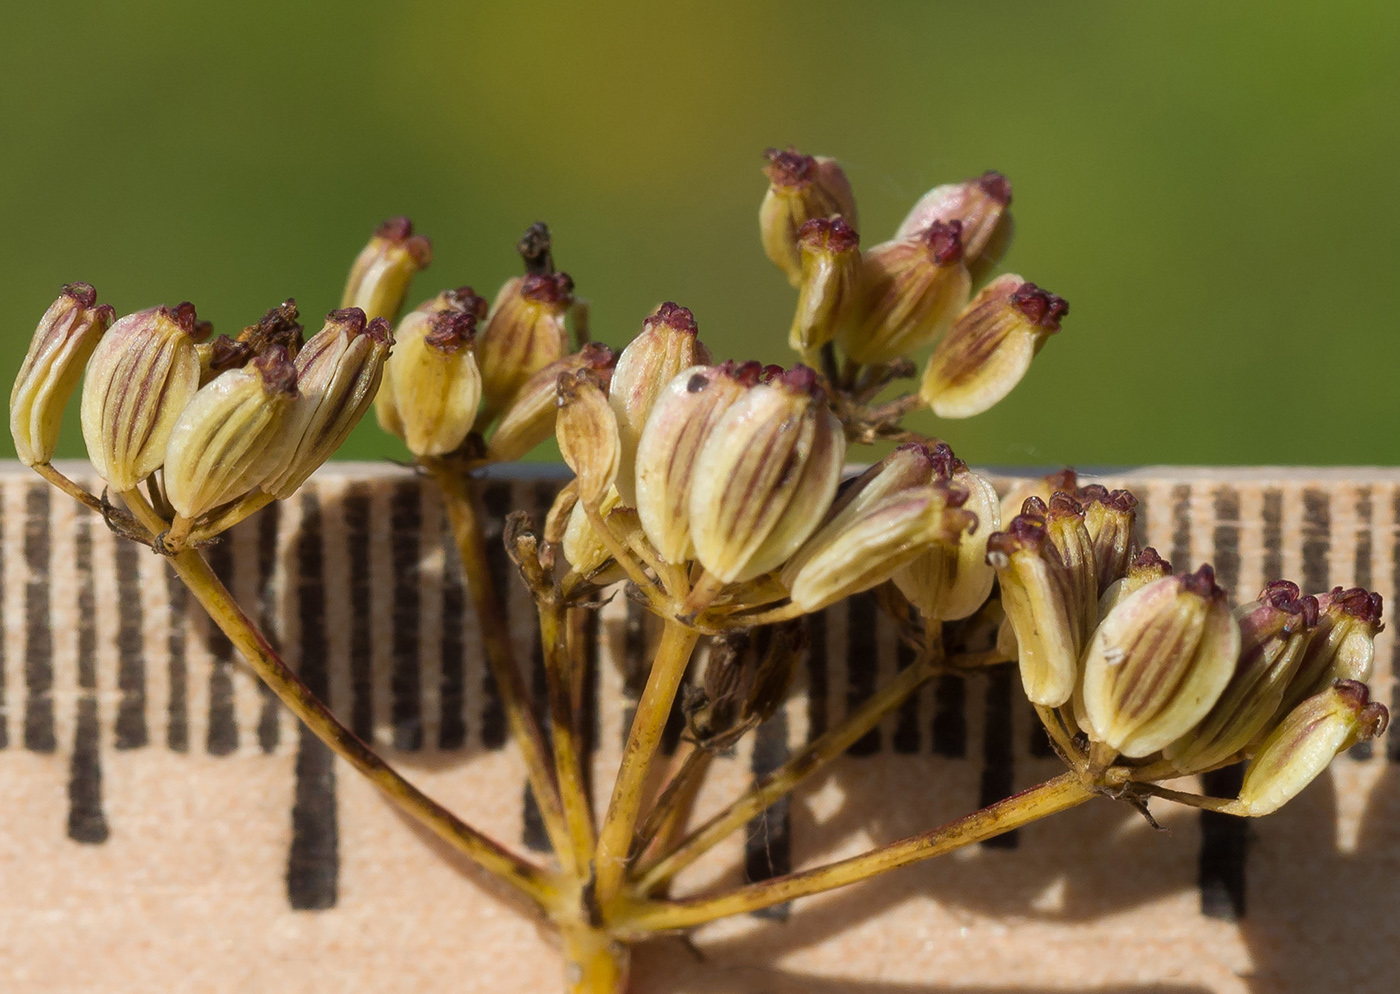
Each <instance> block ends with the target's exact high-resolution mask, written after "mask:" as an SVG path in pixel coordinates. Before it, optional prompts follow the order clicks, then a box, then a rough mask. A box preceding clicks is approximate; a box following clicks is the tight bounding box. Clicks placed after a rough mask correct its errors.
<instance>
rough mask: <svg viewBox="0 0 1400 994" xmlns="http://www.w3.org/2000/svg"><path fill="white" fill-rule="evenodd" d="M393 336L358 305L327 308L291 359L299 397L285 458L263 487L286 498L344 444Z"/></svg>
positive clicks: (370, 397)
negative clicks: (321, 322)
mask: <svg viewBox="0 0 1400 994" xmlns="http://www.w3.org/2000/svg"><path fill="white" fill-rule="evenodd" d="M393 344H394V339H393V335H392V333H391V331H390V328H389V322H388V321H386V320H384V319H383V318H375V319H374V320H373V321H370V322H368V323H366V322H365V318H364V313H363V312H362V311H360V310H359V309H358V308H351V309H349V310H340V311H332V312H331V313H330V314H328V315H327V316H326V323H325V325H324V326H323V327H322V328H321V330H320V331H319V332H317V333H316V334H315V335H313V336H312V337H311V341H309V342H307V343H306V346H305V348H303V349H302V350H301V351H300V352H298V353H297V356H296V359H295V365H296V373H297V390H298V396H297V398H296V400H295V402H294V403H293V404H292V409H291V412H290V413H289V414H288V416H287V420H286V429H285V432H286V438H287V443H288V444H287V457H286V458H285V460H284V461H283V463H282V465H281V466H279V467H278V468H277V469H276V470H275V471H274V472H273V473H272V474H271V476H270V477H269V479H268V480H267V482H265V483H264V484H263V485H262V487H263V489H264V490H266V491H267V492H268V493H270V494H271V495H272V496H273V497H276V498H278V499H279V500H280V499H283V498H286V497H290V496H291V495H292V494H293V493H294V492H295V491H296V490H297V488H299V487H300V486H301V485H302V484H303V483H305V482H306V479H307V477H309V476H310V475H311V474H312V473H313V472H315V471H316V469H317V467H319V466H320V465H321V464H322V463H323V462H325V461H326V460H327V459H329V458H330V457H331V455H332V454H334V452H335V451H336V450H337V449H339V448H340V446H341V445H342V444H344V442H345V439H346V438H348V437H349V436H350V432H351V431H353V430H354V428H355V426H356V425H357V424H359V423H360V419H361V418H363V417H364V415H365V412H366V411H367V410H369V407H370V405H371V404H372V403H373V402H374V397H375V394H376V393H377V392H378V390H379V387H380V381H381V379H382V377H383V374H384V365H385V363H386V362H387V361H388V358H389V349H390V348H391V347H392V346H393Z"/></svg>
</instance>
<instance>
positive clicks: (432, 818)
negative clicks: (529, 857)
mask: <svg viewBox="0 0 1400 994" xmlns="http://www.w3.org/2000/svg"><path fill="white" fill-rule="evenodd" d="M122 498H123V499H124V500H125V501H126V502H127V506H128V507H130V508H131V510H132V512H133V513H134V514H135V515H136V516H137V517H138V518H139V519H141V521H142V523H143V524H144V525H145V526H146V527H147V528H148V529H150V530H151V531H152V532H155V533H159V532H160V531H163V530H164V528H165V522H164V520H163V519H162V518H161V517H160V516H159V515H158V514H157V513H156V512H155V510H154V509H153V508H152V507H151V506H150V504H149V503H147V501H146V499H145V497H144V496H142V494H141V493H140V491H136V490H133V491H128V492H126V493H124V494H123V495H122ZM170 562H171V564H172V565H173V566H174V568H175V571H176V572H177V573H178V574H179V575H180V579H181V580H183V581H184V583H185V586H187V587H189V589H190V592H191V593H193V594H194V596H195V599H196V600H198V601H199V603H200V604H201V605H203V606H204V609H205V610H206V611H208V612H209V617H210V618H212V619H213V620H214V623H215V624H216V625H218V626H219V628H220V630H222V631H223V633H224V634H225V635H227V636H228V638H229V641H231V642H232V643H233V644H234V645H235V646H236V647H237V648H238V651H239V652H241V653H242V654H243V656H244V658H245V659H247V660H248V664H249V665H250V666H251V667H252V668H253V671H254V672H255V673H257V675H258V677H259V678H260V679H261V680H262V681H263V682H264V683H265V684H267V685H268V686H269V687H271V688H272V690H273V692H274V693H276V694H277V696H278V697H279V698H280V699H281V700H282V703H284V704H285V705H287V707H288V709H290V710H291V712H292V713H293V714H294V715H296V716H297V718H299V719H300V720H301V721H302V722H303V723H305V725H306V726H307V727H308V728H310V729H311V731H312V732H313V733H314V734H315V735H316V737H317V738H319V739H320V740H321V741H322V742H324V743H325V744H326V745H327V746H328V747H329V748H330V749H331V751H332V752H334V753H335V754H336V755H337V756H339V757H341V758H342V759H344V760H345V761H346V762H348V763H349V764H350V765H351V766H353V767H355V769H356V770H358V771H359V772H360V773H362V774H363V775H364V776H365V777H366V778H367V779H368V780H369V781H370V782H371V783H373V784H374V785H375V786H376V787H378V788H379V789H380V790H381V791H383V793H384V794H385V795H386V796H387V797H388V798H389V799H390V800H391V801H393V802H394V804H396V805H397V806H398V807H399V808H400V809H401V810H403V811H404V812H406V813H408V814H410V815H412V816H413V817H414V818H416V819H417V820H418V821H419V822H421V823H422V824H423V825H424V826H426V827H427V828H428V829H429V830H430V831H432V832H433V834H434V835H436V836H438V837H439V838H440V839H442V840H443V841H445V842H447V843H448V844H449V845H451V846H452V847H453V848H454V849H456V850H457V851H458V852H460V853H462V854H463V855H465V856H466V857H467V858H469V859H470V860H472V861H473V862H474V863H476V864H477V865H478V866H480V867H481V868H482V869H483V870H485V871H487V872H488V873H490V874H491V875H492V876H494V877H496V878H498V879H500V880H502V881H504V882H505V883H507V884H509V885H510V886H511V887H513V888H514V889H515V890H516V891H518V892H519V893H520V894H522V895H523V896H525V897H527V898H529V899H530V901H531V902H533V903H534V904H535V906H536V907H538V908H540V909H541V910H543V911H545V912H552V911H553V910H554V909H556V908H557V906H558V904H559V901H560V899H561V897H562V887H561V881H560V880H559V879H558V878H557V877H555V876H554V875H553V874H552V873H549V872H547V871H545V870H543V869H541V868H540V867H537V866H535V865H534V864H532V863H530V862H528V861H526V860H524V859H522V858H521V857H519V856H517V855H516V854H514V853H512V852H511V851H510V850H508V849H506V848H505V847H504V846H502V845H501V844H500V843H498V842H496V841H495V840H494V839H492V838H490V837H489V836H487V835H485V834H484V833H482V832H479V831H478V830H476V829H475V828H472V827H471V826H470V825H468V824H467V823H466V822H464V821H462V820H461V819H460V818H458V817H457V816H456V815H454V814H453V813H452V812H450V811H448V810H447V809H446V808H444V807H443V806H442V805H441V804H439V803H438V802H437V801H434V800H433V799H432V798H431V797H428V796H427V795H426V794H424V793H423V792H422V791H421V790H419V789H418V788H417V787H415V786H414V785H413V784H411V783H409V782H408V781H407V780H405V779H404V778H403V777H402V776H401V775H400V774H399V773H398V772H397V771H396V770H394V768H393V767H391V766H390V765H389V764H388V763H386V762H385V761H384V760H383V759H382V758H380V756H379V755H378V753H376V752H375V751H374V750H373V749H371V748H370V747H369V746H368V745H366V744H365V743H364V742H363V741H362V740H361V739H360V738H359V737H358V736H356V735H355V733H354V732H352V731H350V729H348V728H346V727H345V726H344V725H342V724H341V723H340V721H339V719H337V718H336V717H335V715H333V714H332V713H331V711H330V709H329V708H328V707H327V706H326V705H325V704H324V703H323V702H322V701H321V700H320V698H318V697H317V696H316V695H315V694H313V693H312V692H311V691H310V690H309V689H308V688H307V686H306V684H304V683H302V682H301V680H300V679H298V677H297V676H296V674H294V673H293V672H292V671H291V670H290V669H288V668H287V664H286V663H284V662H283V661H282V659H281V657H280V656H278V655H277V653H276V651H275V650H274V649H273V648H272V647H271V646H270V645H269V644H268V642H267V639H265V638H264V637H263V635H262V633H261V632H260V631H259V630H258V628H257V626H256V625H254V624H253V623H252V622H251V621H250V620H249V619H248V617H247V615H245V614H244V613H243V611H242V609H241V608H240V607H239V606H238V603H237V602H236V601H235V600H234V599H233V597H232V595H231V594H229V592H228V590H227V589H226V588H225V587H224V585H223V583H222V582H221V581H220V580H219V578H218V576H216V575H215V574H214V571H213V570H212V569H210V568H209V564H208V563H206V562H205V561H204V558H203V557H202V556H201V555H200V554H199V553H198V552H196V551H195V550H193V549H185V550H183V551H182V552H179V553H178V554H176V555H174V556H172V557H170Z"/></svg>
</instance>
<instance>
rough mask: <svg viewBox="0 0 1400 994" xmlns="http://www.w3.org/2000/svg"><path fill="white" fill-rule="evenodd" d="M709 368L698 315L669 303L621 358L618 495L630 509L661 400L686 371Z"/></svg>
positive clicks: (612, 397) (616, 382) (616, 391)
mask: <svg viewBox="0 0 1400 994" xmlns="http://www.w3.org/2000/svg"><path fill="white" fill-rule="evenodd" d="M709 364H710V350H709V349H707V348H705V346H704V345H703V344H701V342H700V339H699V328H698V326H697V325H696V323H695V316H694V315H693V314H691V312H690V311H689V310H688V309H687V308H684V307H681V306H679V305H677V304H673V303H671V302H669V301H668V302H667V303H664V304H662V305H661V306H660V307H658V308H657V309H656V311H655V312H654V313H653V314H652V315H651V316H650V317H648V318H647V319H646V321H644V322H643V323H642V330H641V333H640V334H638V335H637V337H636V338H634V339H632V341H631V342H630V343H629V344H628V346H627V348H625V349H623V350H622V354H621V355H620V356H618V358H617V369H616V370H615V371H614V372H613V377H612V383H611V385H610V386H609V388H608V400H609V402H610V403H611V404H612V408H613V412H614V413H615V414H616V415H617V430H618V438H619V440H620V441H621V443H622V450H621V459H620V461H619V462H618V471H617V492H618V493H619V494H620V495H621V496H622V502H623V503H624V504H626V505H627V506H628V507H635V506H636V505H637V485H636V480H637V445H638V443H639V442H640V441H641V438H642V430H643V429H644V428H645V427H646V423H647V418H649V417H650V416H651V409H652V408H653V407H654V406H656V400H657V398H658V397H659V396H660V395H661V392H662V391H663V390H664V389H665V388H666V385H667V384H668V383H670V382H671V381H672V380H673V379H675V378H676V375H677V374H678V373H679V372H680V371H681V370H683V369H689V368H690V367H692V366H708V365H709Z"/></svg>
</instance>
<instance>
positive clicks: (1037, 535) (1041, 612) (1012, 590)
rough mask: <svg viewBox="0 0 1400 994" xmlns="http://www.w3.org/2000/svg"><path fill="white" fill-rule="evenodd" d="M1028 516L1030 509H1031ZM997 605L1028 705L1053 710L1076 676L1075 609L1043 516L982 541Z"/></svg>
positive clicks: (1016, 521) (1017, 521) (1024, 517)
mask: <svg viewBox="0 0 1400 994" xmlns="http://www.w3.org/2000/svg"><path fill="white" fill-rule="evenodd" d="M1031 510H1032V512H1033V511H1034V508H1033V507H1032V508H1031ZM987 562H988V564H989V565H991V567H992V568H993V569H995V570H996V574H997V580H998V582H999V583H1000V586H1001V603H1002V607H1003V608H1004V609H1005V611H1006V618H1007V622H1008V623H1009V625H1010V627H1011V629H1012V630H1013V631H1014V632H1015V635H1016V654H1017V660H1018V663H1019V666H1020V670H1021V683H1022V684H1023V685H1024V686H1025V690H1026V696H1027V697H1029V698H1030V699H1031V702H1032V703H1034V704H1042V705H1044V706H1046V707H1052V708H1053V707H1059V706H1060V705H1061V704H1063V703H1065V701H1067V700H1069V698H1070V695H1071V694H1072V693H1073V691H1074V687H1075V681H1076V678H1077V676H1078V661H1079V651H1080V649H1081V648H1082V644H1081V643H1080V642H1079V641H1078V638H1079V635H1078V632H1079V624H1078V620H1077V619H1078V608H1077V605H1075V604H1074V602H1073V601H1072V600H1071V597H1070V584H1069V580H1068V578H1067V576H1066V569H1065V565H1064V563H1063V562H1062V561H1061V559H1060V554H1059V552H1058V551H1057V550H1056V548H1055V545H1054V543H1053V542H1051V541H1050V533H1049V527H1048V523H1047V521H1046V518H1045V516H1044V514H1040V513H1027V514H1018V515H1017V516H1016V517H1014V518H1012V519H1011V523H1010V524H1009V525H1008V526H1007V528H1006V530H1005V531H1002V532H996V533H994V534H993V535H991V536H990V537H989V538H988V539H987Z"/></svg>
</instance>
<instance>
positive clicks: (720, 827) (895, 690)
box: [634, 654, 938, 894]
mask: <svg viewBox="0 0 1400 994" xmlns="http://www.w3.org/2000/svg"><path fill="white" fill-rule="evenodd" d="M937 659H938V657H937V656H935V655H930V654H925V655H924V656H923V658H922V659H920V660H919V661H917V662H915V663H914V664H913V665H912V666H907V667H905V668H904V669H902V670H900V671H899V674H898V675H897V676H896V677H895V678H894V679H893V680H891V681H890V682H889V684H887V685H886V686H885V687H884V688H883V689H882V690H880V691H879V692H878V693H876V694H875V695H874V696H873V697H871V698H870V699H869V700H867V701H865V703H864V704H862V705H861V706H860V708H859V709H858V710H856V711H853V712H851V713H850V714H849V715H847V716H846V717H845V719H843V720H842V721H841V722H839V723H838V724H837V725H836V726H835V727H834V728H832V729H830V730H829V731H827V732H826V733H825V734H824V735H821V736H819V737H818V738H817V739H815V740H813V741H812V742H810V743H809V744H808V745H807V746H806V748H804V749H803V750H802V751H801V752H799V753H798V754H797V755H795V756H793V757H792V758H791V759H789V760H788V761H787V762H786V763H784V764H783V765H782V766H780V767H778V769H776V770H774V771H773V772H772V773H770V774H769V775H768V776H767V777H765V778H764V779H763V780H761V781H759V782H758V783H756V784H754V785H753V786H752V787H750V788H749V790H748V792H747V793H745V794H744V795H743V796H741V797H740V798H738V799H737V800H736V801H735V802H734V803H733V804H731V805H730V806H729V807H727V808H725V809H724V810H723V811H721V812H720V813H719V814H717V815H715V816H714V817H713V818H711V819H710V820H709V821H707V822H706V823H705V824H704V825H701V826H700V827H699V828H697V829H696V830H695V831H693V832H691V833H690V834H689V835H688V836H686V837H685V838H684V839H683V840H681V843H680V845H678V846H677V847H676V848H675V849H673V850H672V851H671V852H669V853H667V854H666V855H665V856H663V857H662V858H661V859H659V860H657V861H655V862H654V863H652V864H651V865H650V866H648V867H646V868H645V869H644V870H643V871H642V873H641V876H640V877H639V878H638V879H637V882H636V886H635V888H634V892H635V893H637V894H651V893H655V891H656V890H657V888H659V887H661V886H663V885H664V884H665V883H666V882H667V881H668V880H670V879H671V878H672V877H674V876H675V875H676V874H677V873H679V872H680V871H681V870H683V869H685V868H686V867H687V866H689V865H690V864H691V863H693V862H695V861H696V860H697V859H699V858H700V857H701V856H702V855H704V854H705V853H706V852H708V851H709V850H711V849H713V848H714V847H715V846H716V845H718V844H719V843H720V842H723V841H724V840H725V839H727V838H728V837H729V836H730V835H731V834H733V833H734V832H737V831H739V830H740V829H742V828H743V827H744V826H745V825H747V824H748V823H749V820H750V819H752V818H753V817H754V816H756V815H758V814H760V813H761V812H763V811H764V810H766V809H767V808H768V807H769V805H771V804H772V803H773V802H774V801H776V800H778V799H779V798H780V797H782V796H784V795H785V794H788V793H790V792H791V791H792V790H793V789H794V788H795V787H796V786H797V785H798V784H800V783H801V782H802V781H803V780H804V779H806V778H807V777H809V776H811V775H812V774H813V773H815V772H816V771H817V770H819V769H821V768H822V767H824V766H826V765H827V764H828V763H830V762H831V761H832V760H834V759H836V758H837V757H839V756H841V755H842V754H844V753H845V751H846V750H847V749H849V748H850V747H851V745H852V744H854V743H855V742H856V741H858V740H859V739H860V738H861V737H862V736H863V735H865V734H866V733H867V732H869V731H870V730H871V729H872V728H874V727H875V726H876V725H878V724H879V723H880V722H881V720H883V719H884V717H885V715H887V714H889V713H890V712H891V711H893V710H894V709H895V708H897V707H899V705H900V704H901V703H903V702H904V700H905V699H906V698H907V697H908V696H909V695H910V694H912V693H914V691H916V690H918V689H919V687H921V686H923V684H924V682H925V681H926V680H928V678H929V677H931V676H933V675H934V674H935V673H937V672H938V666H937V663H936V660H937Z"/></svg>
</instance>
